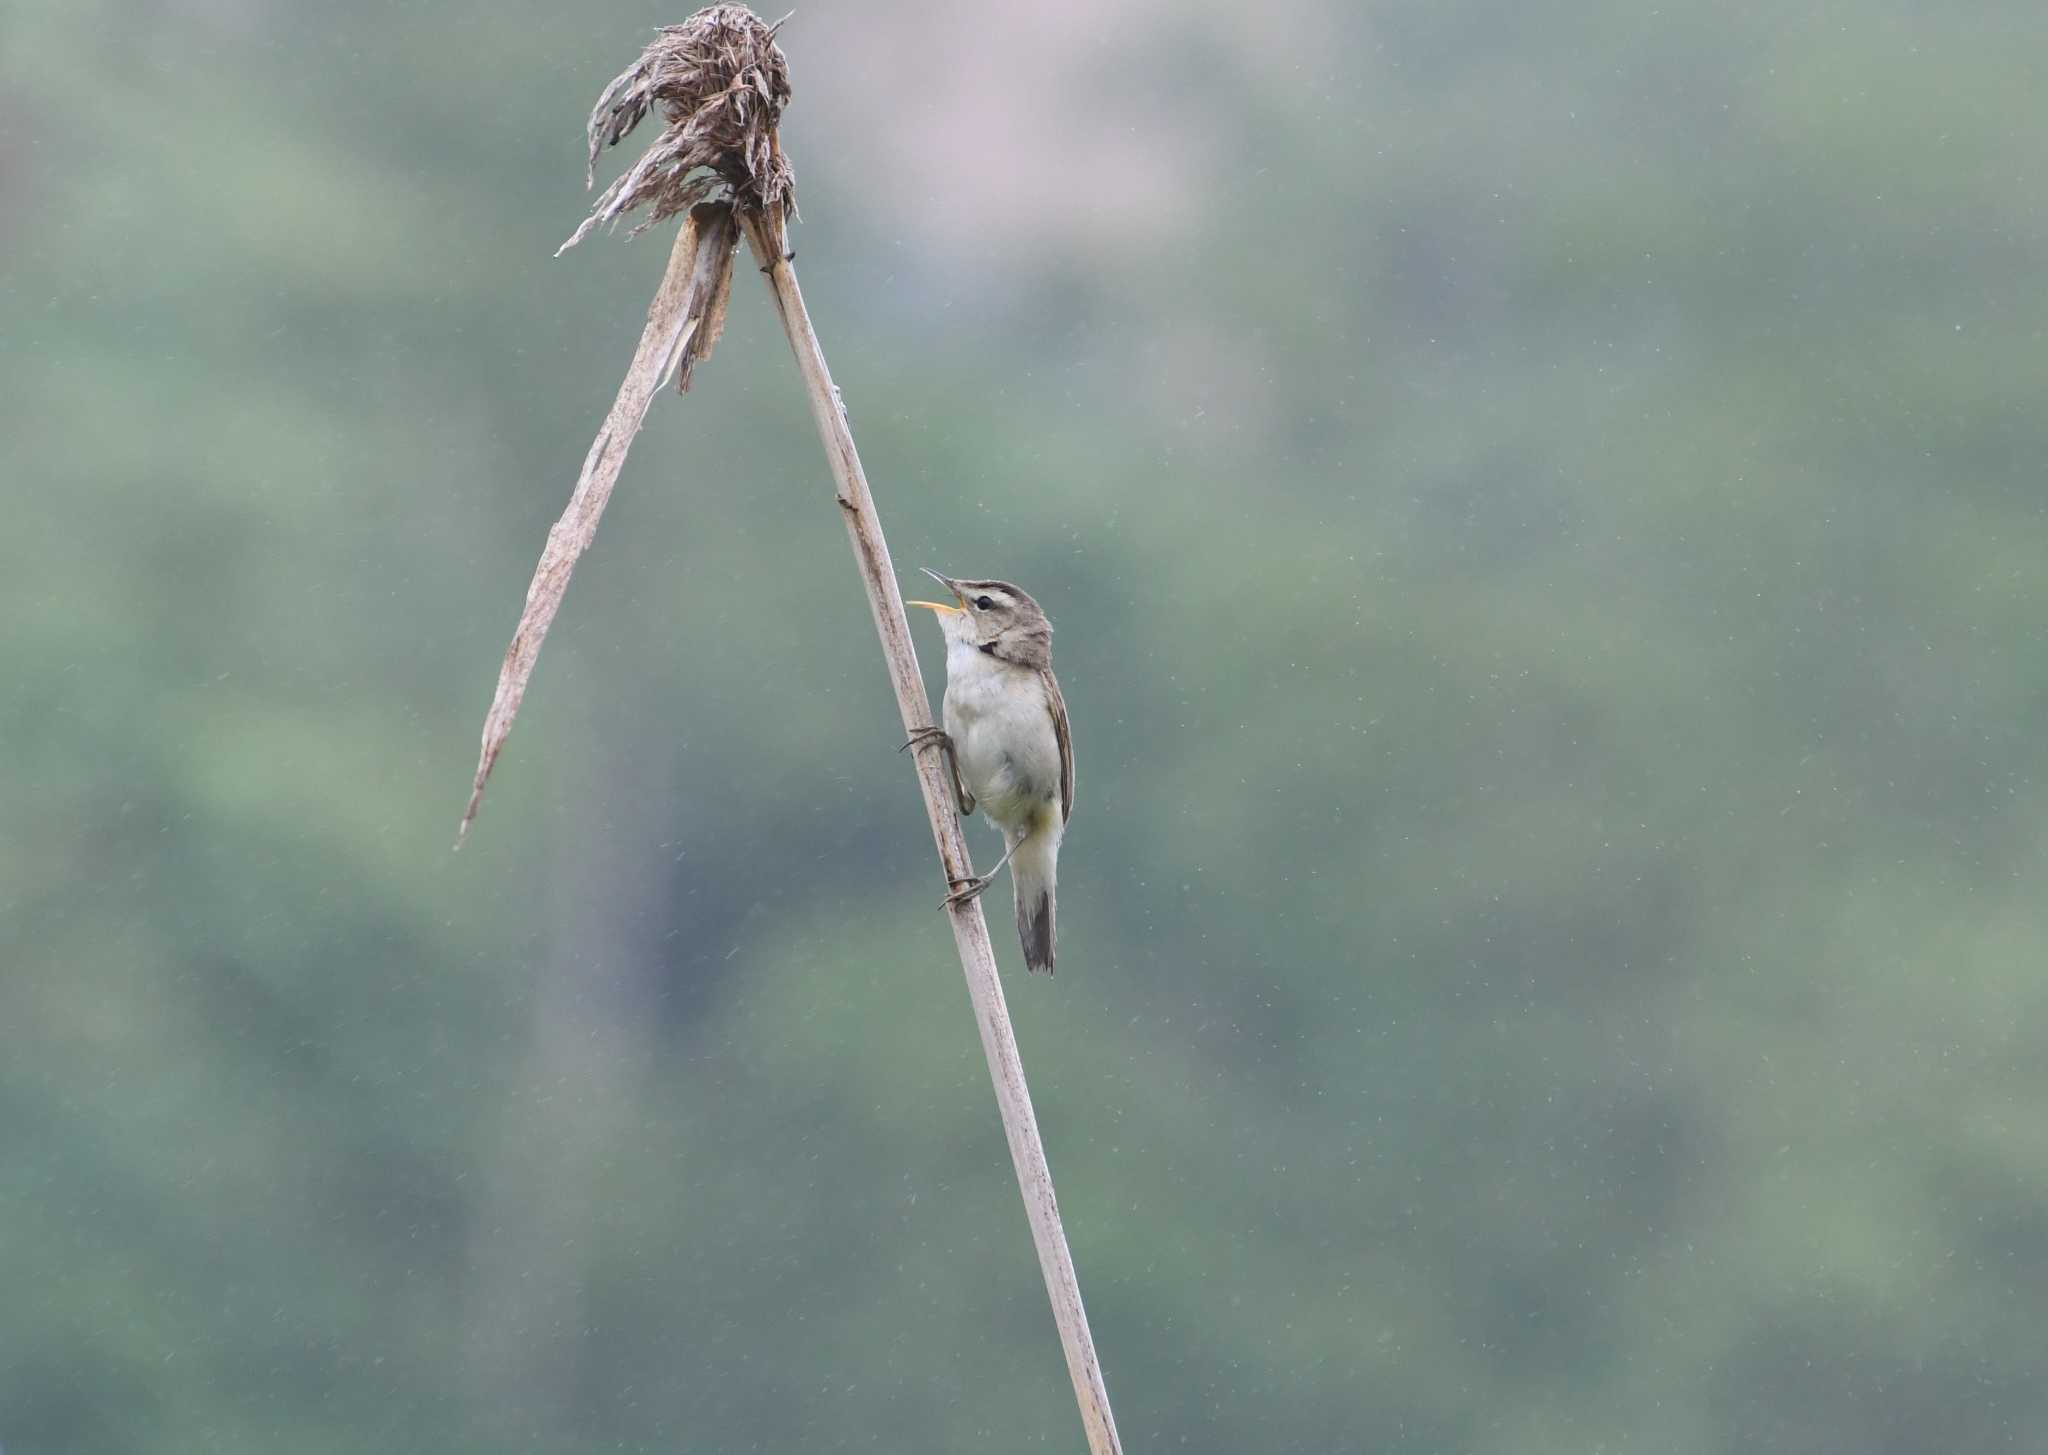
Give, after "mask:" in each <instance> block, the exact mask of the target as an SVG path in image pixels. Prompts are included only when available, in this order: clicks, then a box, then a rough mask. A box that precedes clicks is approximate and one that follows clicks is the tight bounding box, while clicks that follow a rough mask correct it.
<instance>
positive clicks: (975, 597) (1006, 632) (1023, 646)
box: [904, 570, 1052, 667]
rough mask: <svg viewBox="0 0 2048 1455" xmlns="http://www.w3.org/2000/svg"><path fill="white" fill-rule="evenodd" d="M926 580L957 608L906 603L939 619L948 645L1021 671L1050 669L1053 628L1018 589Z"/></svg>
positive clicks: (1006, 585) (1000, 584)
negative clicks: (979, 653)
mask: <svg viewBox="0 0 2048 1455" xmlns="http://www.w3.org/2000/svg"><path fill="white" fill-rule="evenodd" d="M925 575H927V576H929V577H931V578H932V580H934V581H936V582H938V583H939V584H940V585H941V586H943V587H945V588H946V590H948V591H950V592H951V593H952V594H953V599H954V602H955V603H956V604H951V605H949V604H947V603H945V602H940V601H908V602H905V603H904V605H906V606H922V607H924V608H925V609H926V610H928V611H931V612H933V613H935V614H936V615H937V616H938V618H939V629H940V630H941V631H943V632H945V634H946V641H947V643H948V644H949V645H950V644H951V643H954V642H959V643H961V644H962V645H964V646H969V647H975V648H978V649H979V650H981V651H983V652H986V653H987V654H988V655H989V656H991V657H1000V658H1001V659H1002V660H1004V661H1006V662H1014V663H1016V664H1017V665H1018V666H1020V667H1050V666H1051V665H1052V623H1051V622H1049V621H1047V620H1046V617H1045V613H1044V612H1043V611H1042V610H1040V609H1039V605H1038V603H1037V602H1035V601H1033V600H1032V599H1031V598H1030V597H1029V596H1028V595H1026V594H1025V592H1024V590H1023V589H1022V588H1021V587H1017V586H1012V585H1011V584H1010V583H1009V582H1007V581H956V580H954V579H953V578H952V577H950V576H941V575H940V574H939V573H938V572H936V571H929V570H928V571H926V572H925Z"/></svg>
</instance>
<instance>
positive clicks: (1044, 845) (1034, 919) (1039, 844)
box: [1010, 827, 1060, 975]
mask: <svg viewBox="0 0 2048 1455" xmlns="http://www.w3.org/2000/svg"><path fill="white" fill-rule="evenodd" d="M1059 864H1060V839H1059V833H1058V831H1057V830H1056V829H1048V828H1044V827H1041V828H1039V829H1038V830H1037V831H1036V832H1034V833H1033V834H1032V835H1031V837H1030V838H1028V839H1026V840H1025V841H1024V842H1023V843H1021V844H1019V845H1017V849H1016V852H1015V853H1013V854H1012V855H1011V856H1010V884H1011V887H1012V888H1014V889H1015V890H1016V894H1017V938H1018V939H1019V940H1021V941H1023V943H1024V963H1025V965H1027V966H1028V967H1030V968H1031V969H1033V970H1043V971H1044V972H1045V973H1046V974H1048V975H1050V974H1052V960H1053V948H1054V940H1055V938H1056V937H1055V935H1054V932H1053V901H1054V894H1053V886H1054V884H1055V882H1056V881H1057V880H1058V878H1059Z"/></svg>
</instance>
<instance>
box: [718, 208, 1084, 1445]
mask: <svg viewBox="0 0 2048 1455" xmlns="http://www.w3.org/2000/svg"><path fill="white" fill-rule="evenodd" d="M740 225H741V227H742V228H743V229H744V230H745V231H746V234H747V245H748V247H750V248H751V249H752V250H753V253H754V260H755V261H756V262H758V263H759V264H760V265H761V271H762V272H763V273H764V274H766V275H767V278H768V283H769V286H770V287H771V288H772V289H773V290H774V293H775V307H776V310H777V312H779V313H780V314H781V315H782V327H783V331H784V332H785V333H787V334H788V335H789V347H790V350H791V351H792V352H793V353H795V355H796V364H797V372H798V373H800V374H801V375H802V376H803V381H804V393H805V394H807V395H808V396H809V397H810V401H811V418H812V419H813V420H814V421H815V422H816V423H817V426H818V436H819V438H820V439H822V440H823V441H824V443H825V459H826V461H827V462H828V463H829V464H830V466H831V468H832V480H833V484H834V485H835V486H836V488H837V492H838V499H839V511H840V514H841V515H842V516H844V517H845V519H846V535H847V539H848V540H849V541H851V542H852V544H853V555H854V560H855V561H856V563H857V564H858V565H859V567H860V575H861V584H862V585H864V586H865V587H866V588H867V593H868V608H869V610H870V611H871V612H873V614H874V618H875V631H876V634H877V635H879V636H880V637H881V639H882V656H883V658H884V659H885V660H886V661H887V663H888V666H889V683H890V685H891V686H892V687H894V688H895V689H896V707H897V710H898V711H899V712H900V713H901V714H902V717H903V727H904V730H905V731H906V732H914V731H915V730H917V729H918V728H921V727H926V726H929V725H930V723H931V721H932V709H931V703H930V701H929V700H928V699H927V698H926V697H925V693H924V678H923V676H922V675H921V674H920V673H919V672H918V670H917V652H916V650H915V649H914V648H913V647H912V646H911V644H910V623H909V621H908V620H907V619H906V618H905V616H904V614H903V596H902V593H901V592H899V591H898V590H897V588H896V570H895V567H893V566H892V565H891V564H890V563H889V543H888V541H887V540H886V539H885V538H884V537H883V535H882V523H881V521H880V519H879V518H877V516H876V514H875V502H874V497H873V496H872V495H871V494H869V492H868V479H867V474H866V472H865V471H863V470H862V469H861V465H860V453H859V451H857V450H856V449H854V446H853V430H852V429H851V427H849V426H848V424H847V422H846V411H845V409H844V408H843V407H842V406H841V404H840V402H839V394H838V391H837V390H836V389H834V388H833V387H832V374H831V371H830V370H829V369H827V368H826V367H825V354H824V351H823V350H822V349H820V348H819V347H818V335H817V333H816V331H815V330H813V329H812V327H811V317H810V314H809V313H808V312H806V311H805V309H804V295H803V291H802V290H801V289H799V288H798V287H797V281H796V269H795V268H793V267H791V266H790V255H789V250H788V248H787V247H785V246H784V231H783V225H782V220H781V218H780V217H777V216H775V215H774V214H772V213H771V214H769V215H767V216H763V215H761V214H759V213H751V212H750V213H747V214H744V215H743V216H742V217H741V219H740ZM916 757H917V759H918V764H917V776H918V786H919V787H921V788H922V789H923V790H924V808H925V816H926V817H927V818H928V819H930V821H931V827H932V841H933V842H934V843H935V844H936V845H937V846H938V850H939V863H940V864H941V866H943V868H944V869H945V872H946V875H947V878H948V880H949V881H951V882H955V883H957V882H958V881H960V880H962V879H966V878H968V877H970V876H972V875H973V873H974V867H973V864H972V863H971V861H970V860H969V859H968V856H967V841H966V838H965V836H964V835H962V833H961V832H960V816H959V814H958V813H957V812H956V811H955V810H954V806H953V787H952V784H951V783H950V782H949V781H948V780H947V778H946V776H945V769H944V768H943V766H942V760H941V759H940V757H939V755H938V754H937V753H918V754H917V755H916ZM949 913H950V918H951V919H952V922H953V944H954V946H955V948H957V949H958V950H959V952H960V969H961V971H962V973H964V974H965V975H966V977H967V994H968V997H969V999H971V1000H972V1001H973V1002H974V1020H975V1024H976V1025H978V1026H979V1027H980V1028H981V1049H982V1053H983V1054H984V1055H985V1056H986V1057H987V1058H988V1074H989V1079H990V1080H992V1081H993V1082H994V1083H995V1089H996V1105H997V1106H998V1107H999V1108H1000V1109H1001V1111H1002V1115H1003V1133H1004V1135H1005V1136H1007V1137H1008V1138H1009V1142H1010V1161H1011V1162H1012V1164H1014V1166H1015V1167H1016V1169H1017V1188H1018V1191H1020V1192H1021V1193H1023V1195H1024V1212H1025V1216H1026V1217H1027V1218H1028V1219H1029V1220H1030V1223H1031V1240H1032V1242H1033V1243H1034V1244H1036V1245H1037V1248H1038V1267H1039V1271H1040V1272H1042V1273H1043V1274H1044V1275H1045V1291H1046V1294H1047V1295H1048V1296H1049V1297H1050V1298H1051V1300H1052V1316H1053V1322H1054V1323H1055V1324H1057V1325H1058V1326H1059V1331H1060V1346H1061V1348H1062V1349H1064V1350H1065V1352H1066V1356H1067V1374H1068V1377H1069V1378H1071V1379H1072V1380H1073V1382H1074V1398H1075V1400H1076V1401H1078V1402H1079V1404H1080V1407H1081V1424H1082V1427H1083V1428H1084V1429H1085V1430H1086V1431H1087V1433H1088V1448H1089V1450H1090V1451H1091V1452H1092V1455H1112V1452H1117V1451H1120V1450H1121V1449H1122V1448H1123V1447H1122V1446H1121V1445H1120V1444H1119V1443H1118V1442H1117V1435H1116V1420H1115V1419H1114V1418H1113V1417H1112V1416H1111V1414H1110V1409H1109V1390H1108V1389H1107V1388H1106V1387H1105V1386H1104V1384H1103V1382H1102V1366H1101V1364H1100V1363H1099V1362H1098V1361H1097V1359H1096V1357H1095V1339H1094V1336H1093V1335H1092V1334H1090V1333H1089V1331H1088V1313H1087V1310H1086V1309H1085V1308H1083V1307H1082V1304H1081V1281H1080V1278H1079V1277H1078V1276H1077V1275H1076V1274H1075V1272H1074V1259H1073V1256H1072V1254H1070V1253H1069V1252H1068V1251H1067V1234H1066V1229H1065V1228H1064V1227H1063V1226H1062V1225H1061V1223H1060V1207H1059V1200H1058V1199H1057V1198H1056V1197H1054V1196H1053V1186H1052V1169H1051V1168H1050V1167H1048V1166H1047V1165H1046V1161H1045V1143H1044V1142H1043V1140H1041V1139H1040V1137H1039V1135H1038V1116H1037V1114H1036V1113H1035V1112H1033V1111H1032V1109H1031V1089H1030V1088H1029V1087H1028V1086H1026V1085H1025V1082H1024V1058H1023V1056H1022V1055H1021V1054H1020V1053H1019V1052H1018V1050H1017V1033H1016V1032H1015V1031H1014V1030H1012V1029H1011V1027H1010V1008H1009V1005H1008V1003H1007V1002H1006V1001H1005V1000H1004V999H1003V982H1002V977H1001V976H1000V975H999V974H997V973H996V954H995V949H994V947H993V946H992V945H990V943H989V938H988V921H987V920H986V919H984V918H983V917H982V913H981V900H980V899H979V898H978V897H977V898H975V899H971V900H968V901H967V902H966V903H964V904H955V905H952V906H951V909H950V912H949Z"/></svg>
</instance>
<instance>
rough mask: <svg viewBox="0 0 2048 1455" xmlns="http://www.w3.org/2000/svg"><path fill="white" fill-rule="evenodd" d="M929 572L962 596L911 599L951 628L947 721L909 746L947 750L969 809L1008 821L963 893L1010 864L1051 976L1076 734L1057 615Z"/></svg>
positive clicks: (1030, 955)
mask: <svg viewBox="0 0 2048 1455" xmlns="http://www.w3.org/2000/svg"><path fill="white" fill-rule="evenodd" d="M925 575H927V576H929V577H931V578H932V579H933V580H934V581H936V582H938V583H939V584H940V585H941V586H943V587H945V588H946V589H947V590H948V591H950V592H952V593H953V595H954V596H955V597H956V598H957V599H958V601H959V604H958V605H957V606H948V605H945V604H943V603H941V602H937V601H912V602H908V603H906V604H907V605H910V606H922V607H926V608H928V609H929V610H931V611H934V612H936V613H938V617H939V627H940V629H941V630H942V631H944V632H945V634H946V703H945V712H944V721H945V724H946V725H945V728H944V729H943V730H941V729H939V728H935V727H934V728H925V729H924V730H923V731H921V732H918V733H914V734H912V735H911V740H910V742H909V743H906V744H904V746H905V747H910V746H913V745H919V746H922V745H926V744H931V743H936V744H938V745H939V746H940V747H942V748H944V749H945V752H946V755H947V757H948V758H949V759H950V760H951V762H952V765H953V794H954V798H955V801H956V802H957V803H958V805H959V808H960V812H961V813H962V814H971V813H973V812H974V809H975V805H977V804H979V805H981V806H982V807H984V808H986V809H987V810H988V816H989V817H990V818H991V819H992V820H994V821H995V825H996V827H997V828H999V829H1001V830H1002V831H1003V841H1004V844H1005V845H1006V847H1005V849H1004V852H1003V857H1002V858H1001V859H999V860H997V861H996V866H995V868H994V869H991V870H989V872H988V873H986V874H984V875H982V876H981V877H980V878H978V879H973V880H970V881H968V883H967V884H965V885H964V886H962V887H961V888H960V889H959V890H958V892H957V893H955V894H954V895H953V899H954V900H962V899H972V898H973V897H974V896H975V895H977V894H979V893H981V892H982V890H984V889H986V888H988V886H989V882H990V881H991V880H992V879H994V878H995V875H996V870H997V869H1001V868H1002V867H1003V865H1004V864H1008V865H1009V866H1010V884H1011V887H1012V888H1013V889H1014V890H1015V893H1016V905H1017V937H1018V939H1020V940H1021V941H1022V942H1023V944H1024V963H1025V964H1026V965H1028V966H1029V967H1030V968H1031V969H1033V970H1043V971H1044V972H1045V973H1046V974H1048V975H1050V974H1052V965H1053V950H1054V941H1055V935H1054V928H1053V926H1054V911H1053V906H1054V900H1055V893H1054V891H1055V886H1056V884H1057V881H1058V879H1059V858H1060V839H1061V837H1062V836H1063V835H1064V834H1065V833H1066V828H1067V820H1068V819H1069V818H1071V817H1072V816H1073V813H1074V737H1073V733H1072V732H1071V731H1070V730H1069V729H1068V727H1067V702H1066V699H1065V698H1064V697H1062V696H1061V695H1060V684H1059V680H1058V679H1057V678H1056V677H1054V676H1053V675H1052V623H1051V622H1049V621H1047V620H1046V619H1045V613H1044V612H1043V611H1041V610H1039V606H1038V603H1037V602H1035V601H1033V600H1032V599H1031V598H1030V597H1029V596H1027V595H1025V594H1024V592H1023V591H1022V590H1020V589H1019V588H1018V587H1015V586H1012V585H1011V584H1010V583H1009V582H1007V581H955V580H953V579H952V578H951V577H949V576H941V575H940V574H939V573H938V572H936V571H926V572H925Z"/></svg>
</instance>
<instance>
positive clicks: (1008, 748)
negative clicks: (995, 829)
mask: <svg viewBox="0 0 2048 1455" xmlns="http://www.w3.org/2000/svg"><path fill="white" fill-rule="evenodd" d="M945 717H946V731H947V732H949V733H951V734H952V736H953V749H954V752H955V753H956V754H957V755H958V756H959V760H960V776H961V778H962V779H963V780H965V781H966V784H967V791H968V792H970V793H972V794H973V795H974V796H975V798H976V799H978V800H980V803H981V806H982V807H983V808H985V809H986V810H987V811H988V815H989V817H990V818H992V819H994V820H995V821H996V822H997V823H998V824H1001V825H1002V826H1003V827H1004V828H1006V829H1012V828H1014V829H1022V828H1025V827H1026V826H1028V825H1030V824H1031V823H1033V822H1034V821H1036V820H1038V819H1039V818H1040V817H1042V816H1043V814H1044V812H1045V808H1046V805H1047V803H1048V802H1050V803H1052V804H1054V805H1057V804H1058V802H1059V796H1060V744H1059V737H1058V735H1057V734H1056V733H1055V732H1054V730H1053V725H1052V712H1051V710H1050V708H1049V707H1048V706H1047V703H1046V698H1045V687H1044V684H1043V683H1042V682H1041V681H1040V680H1039V677H1038V674H1037V673H1036V672H1033V671H1031V670H1029V669H1028V668H1024V667H1018V666H1015V665H1013V664H1011V663H1009V662H1004V661H999V660H998V659H996V658H994V657H991V656H989V655H988V654H987V653H985V652H983V651H981V650H980V649H979V648H976V647H974V646H972V645H969V644H967V643H964V642H954V643H949V644H948V647H947V652H946V709H945Z"/></svg>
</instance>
